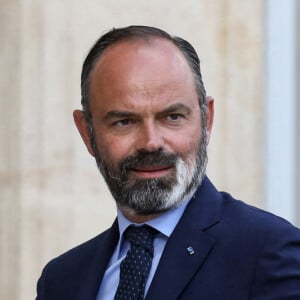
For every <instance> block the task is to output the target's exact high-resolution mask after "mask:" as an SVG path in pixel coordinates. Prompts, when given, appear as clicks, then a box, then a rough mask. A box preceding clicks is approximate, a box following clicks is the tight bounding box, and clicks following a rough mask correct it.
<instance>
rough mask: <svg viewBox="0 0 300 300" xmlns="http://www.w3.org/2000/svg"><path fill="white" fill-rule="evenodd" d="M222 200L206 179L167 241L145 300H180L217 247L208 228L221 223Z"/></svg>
mask: <svg viewBox="0 0 300 300" xmlns="http://www.w3.org/2000/svg"><path fill="white" fill-rule="evenodd" d="M219 198H220V194H219V193H218V192H217V191H216V190H215V188H214V187H213V185H212V184H211V183H210V181H209V180H208V179H207V178H205V179H204V181H203V183H202V185H201V187H200V188H199V189H198V191H197V192H196V193H195V195H194V196H193V199H191V201H190V203H189V205H188V207H187V208H186V210H185V212H184V214H183V216H182V218H181V220H180V221H179V223H178V224H177V226H176V228H175V230H174V232H173V233H172V235H171V236H170V237H169V239H168V241H167V244H166V247H165V250H164V252H163V255H162V257H161V260H160V262H159V265H158V268H157V270H156V273H155V275H154V278H153V280H152V283H151V286H150V288H149V291H148V293H147V297H146V299H177V298H178V297H179V295H180V293H181V292H182V291H183V289H184V288H185V287H186V285H187V284H188V283H189V281H190V280H191V279H192V277H193V275H194V274H195V273H196V272H197V271H198V270H199V269H200V268H201V266H202V265H203V264H204V262H205V260H206V259H207V258H208V257H209V254H210V252H211V251H212V249H213V246H214V239H213V238H212V237H211V236H210V235H209V233H208V228H210V227H212V226H214V225H215V224H217V223H218V220H219V216H220V203H221V202H220V199H219ZM189 247H191V248H189ZM188 248H189V249H188Z"/></svg>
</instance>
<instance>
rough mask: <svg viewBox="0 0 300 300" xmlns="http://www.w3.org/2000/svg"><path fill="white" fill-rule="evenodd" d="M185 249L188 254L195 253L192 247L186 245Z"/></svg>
mask: <svg viewBox="0 0 300 300" xmlns="http://www.w3.org/2000/svg"><path fill="white" fill-rule="evenodd" d="M186 250H187V252H188V254H189V255H193V254H195V250H194V249H193V247H187V248H186Z"/></svg>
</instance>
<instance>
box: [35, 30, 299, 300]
mask: <svg viewBox="0 0 300 300" xmlns="http://www.w3.org/2000/svg"><path fill="white" fill-rule="evenodd" d="M81 89H82V106H83V111H79V110H76V111H75V112H74V120H75V123H76V126H77V128H78V130H79V132H80V134H81V136H82V139H83V141H84V143H85V144H86V146H87V149H88V151H89V152H90V154H91V155H93V156H94V157H95V159H96V162H97V165H98V168H99V170H100V172H101V174H102V175H103V177H104V178H105V180H106V183H107V185H108V187H109V188H110V191H111V193H112V195H113V197H114V199H115V201H116V204H117V208H118V210H117V215H118V216H117V219H116V221H115V222H114V224H113V225H112V227H111V228H110V229H108V230H107V231H105V232H104V233H102V234H100V235H99V236H97V237H95V238H94V239H92V240H90V241H88V242H86V243H84V244H82V245H80V246H78V247H76V248H74V249H72V250H70V251H69V252H67V253H65V254H63V255H61V256H59V257H58V258H56V259H54V260H52V261H51V262H50V263H48V265H47V266H46V267H45V268H44V270H43V273H42V276H41V278H40V279H39V282H38V296H37V299H47V300H50V299H55V300H59V299H64V300H67V299H82V300H89V299H144V298H145V299H168V300H171V299H209V300H214V299H218V300H220V299H223V300H224V299H228V300H229V299H230V300H233V299H237V300H243V299H264V300H266V299H280V300H282V299H290V300H291V299H295V300H296V299H298V300H299V299H300V231H299V230H298V229H296V228H295V227H293V226H292V225H291V224H289V223H288V222H286V221H285V220H283V219H281V218H279V217H276V216H273V215H271V214H269V213H267V212H263V211H261V210H259V209H256V208H254V207H251V206H248V205H246V204H244V203H242V202H240V201H237V200H234V199H233V198H232V197H231V196H230V195H228V194H226V193H220V192H218V191H217V190H216V189H215V188H214V186H213V185H212V183H211V182H210V181H209V179H208V178H207V177H206V176H205V167H206V162H207V156H206V146H207V143H208V141H209V137H210V133H211V128H212V123H213V111H214V105H213V99H212V98H210V97H207V96H206V93H205V89H204V86H203V82H202V78H201V73H200V66H199V59H198V56H197V54H196V52H195V50H194V49H193V47H192V46H191V45H190V44H189V43H188V42H186V41H185V40H183V39H180V38H177V37H171V36H170V35H169V34H167V33H166V32H164V31H162V30H160V29H156V28H152V27H144V26H131V27H127V28H121V29H113V30H111V31H110V32H108V33H106V34H105V35H104V36H102V37H101V38H100V39H99V40H98V41H97V42H96V44H95V45H94V47H93V48H92V49H91V51H90V53H89V54H88V56H87V58H86V60H85V62H84V65H83V71H82V84H81ZM145 224H146V225H147V226H145ZM141 225H143V226H141ZM137 240H138V242H137ZM146 244H147V245H146Z"/></svg>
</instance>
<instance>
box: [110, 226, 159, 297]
mask: <svg viewBox="0 0 300 300" xmlns="http://www.w3.org/2000/svg"><path fill="white" fill-rule="evenodd" d="M156 233H157V231H156V230H155V229H154V228H152V227H149V226H147V225H144V226H141V227H134V226H129V227H128V228H127V229H126V231H125V233H124V236H125V238H126V239H127V240H128V241H129V242H130V249H129V251H128V252H127V255H126V257H125V259H124V260H123V261H122V262H121V265H120V281H119V286H118V289H117V292H116V295H115V300H141V299H144V293H145V284H146V281H147V278H148V275H149V272H150V269H151V264H152V258H153V239H154V236H155V234H156Z"/></svg>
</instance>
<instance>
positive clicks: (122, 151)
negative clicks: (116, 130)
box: [96, 136, 131, 165]
mask: <svg viewBox="0 0 300 300" xmlns="http://www.w3.org/2000/svg"><path fill="white" fill-rule="evenodd" d="M96 144H97V150H98V153H99V155H100V157H101V158H102V159H103V160H105V161H107V162H108V163H109V164H113V165H115V164H117V163H118V162H119V161H121V160H123V159H124V158H125V157H127V156H128V155H129V154H130V148H131V147H130V145H129V143H128V141H126V139H116V138H114V137H111V136H108V137H104V138H103V137H102V138H100V137H99V138H97V141H96Z"/></svg>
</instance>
